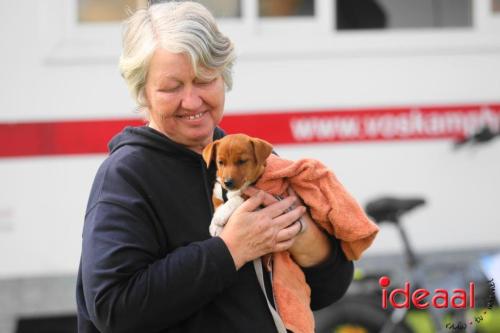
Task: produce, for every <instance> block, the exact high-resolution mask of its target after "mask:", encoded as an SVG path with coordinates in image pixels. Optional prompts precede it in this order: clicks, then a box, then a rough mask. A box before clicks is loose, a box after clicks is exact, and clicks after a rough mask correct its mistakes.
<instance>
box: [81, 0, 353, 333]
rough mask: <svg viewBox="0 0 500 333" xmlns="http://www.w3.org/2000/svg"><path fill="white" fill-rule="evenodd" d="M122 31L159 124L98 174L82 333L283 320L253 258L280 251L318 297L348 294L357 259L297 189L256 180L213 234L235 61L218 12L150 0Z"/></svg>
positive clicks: (136, 82)
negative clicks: (273, 189) (278, 197)
mask: <svg viewBox="0 0 500 333" xmlns="http://www.w3.org/2000/svg"><path fill="white" fill-rule="evenodd" d="M123 42H124V50H123V54H122V57H121V59H120V69H121V72H122V75H123V77H124V79H125V81H126V82H127V84H128V85H129V88H130V90H131V92H132V94H133V95H134V96H135V98H136V100H137V102H138V104H139V105H140V106H141V107H142V108H143V109H144V110H145V113H146V117H147V119H148V125H147V126H143V127H137V128H127V129H125V130H124V131H123V132H121V133H120V134H118V135H117V136H116V137H115V138H113V140H112V141H111V142H110V155H109V157H108V158H107V159H106V160H105V161H104V163H103V164H102V166H101V167H100V169H99V171H98V172H97V175H96V177H95V180H94V184H93V187H92V191H91V194H90V198H89V202H88V207H87V211H86V215H85V225H84V230H83V244H82V257H81V263H80V269H79V273H78V284H77V305H78V326H79V332H141V333H142V332H262V333H265V332H276V331H277V327H276V324H275V321H274V320H273V317H272V316H271V313H270V310H269V308H268V305H267V301H266V297H265V295H264V293H263V292H262V290H261V289H260V286H259V283H258V281H257V277H256V273H255V271H254V268H253V266H252V264H251V262H252V260H254V259H256V258H259V257H261V256H263V255H265V254H268V253H272V252H276V251H283V250H289V251H290V252H291V254H292V256H293V258H294V259H295V260H296V262H297V263H298V264H299V265H300V266H301V267H302V268H303V270H304V272H305V275H306V278H307V281H308V283H309V285H310V286H311V289H312V303H311V307H312V308H313V309H317V308H320V307H323V306H325V305H327V304H330V303H332V302H333V301H335V300H337V299H339V298H340V297H341V296H342V295H343V294H344V292H345V290H346V289H347V286H348V285H349V283H350V281H351V278H352V263H351V262H349V261H347V260H346V259H345V256H344V255H343V254H342V251H341V250H340V249H339V246H338V243H337V241H336V240H335V239H333V238H331V237H328V236H326V235H325V234H323V232H321V231H320V230H319V229H318V228H317V227H316V226H315V224H314V223H311V220H310V217H309V216H308V215H307V214H306V213H305V208H304V207H303V206H301V205H300V203H299V204H296V202H297V198H296V197H294V196H291V197H289V198H287V199H285V200H282V201H280V202H274V200H273V199H272V198H271V197H270V196H269V195H267V194H265V193H262V192H257V191H255V190H249V194H250V195H252V196H251V198H249V199H248V200H247V201H246V202H245V203H244V204H243V205H242V206H241V207H240V208H239V209H238V210H237V211H236V212H235V213H234V214H233V216H232V217H231V219H230V220H229V221H228V223H227V225H226V227H225V228H224V230H223V232H222V233H221V235H220V237H214V238H211V237H210V235H209V231H208V227H209V224H210V220H211V217H212V214H213V207H212V204H211V191H212V187H213V184H214V181H215V170H214V168H209V169H207V168H206V166H205V164H204V162H203V160H202V157H201V151H202V149H203V148H204V147H205V146H206V145H207V144H208V143H209V142H212V141H213V140H214V139H217V138H220V137H222V136H223V135H224V134H223V132H222V131H221V130H220V129H219V128H217V125H218V124H219V122H220V120H221V118H222V114H223V108H224V96H225V90H226V89H227V90H229V89H230V88H231V83H232V82H231V67H232V64H233V61H234V51H233V45H232V43H231V42H230V40H229V39H228V38H227V37H225V36H224V35H222V34H221V33H220V32H219V31H218V28H217V26H216V24H215V21H214V19H213V17H212V16H211V14H210V13H209V12H208V11H207V10H206V9H205V8H204V7H203V6H201V5H199V4H197V3H193V2H180V3H163V4H157V5H153V6H151V7H150V8H148V9H147V10H146V9H145V10H139V11H137V12H136V13H135V14H134V15H133V16H132V17H131V18H130V19H129V20H128V21H127V23H126V30H125V34H124V40H123ZM255 192H257V193H255ZM261 205H265V206H266V208H264V209H262V210H259V211H256V209H257V208H258V207H259V206H261ZM290 207H291V208H293V209H292V210H290V211H288V212H287V210H288V208H290ZM284 212H285V213H284ZM301 217H302V220H303V221H305V223H306V224H307V227H306V228H305V231H304V232H300V230H301V229H302V227H301V223H296V221H298V220H299V219H301ZM269 282H270V279H269V277H268V276H267V274H266V276H265V283H266V286H267V287H269V285H270V284H269ZM268 289H269V288H268ZM270 292H271V291H269V290H268V298H269V299H271V300H272V294H270Z"/></svg>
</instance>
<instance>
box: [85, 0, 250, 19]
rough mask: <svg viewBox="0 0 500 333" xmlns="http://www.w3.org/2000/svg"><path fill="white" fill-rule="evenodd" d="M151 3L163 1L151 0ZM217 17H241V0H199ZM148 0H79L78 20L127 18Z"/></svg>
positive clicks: (144, 6)
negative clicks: (130, 12)
mask: <svg viewBox="0 0 500 333" xmlns="http://www.w3.org/2000/svg"><path fill="white" fill-rule="evenodd" d="M150 2H151V3H157V2H162V1H158V0H156V1H155V0H150ZM196 2H199V3H201V4H203V5H205V6H206V7H207V8H208V9H209V10H210V11H211V12H212V13H213V14H214V16H216V17H240V16H241V8H240V7H241V0H197V1H196ZM147 6H148V0H106V1H102V0H78V20H79V21H80V22H83V23H97V22H115V21H121V20H123V19H125V18H126V17H127V16H128V15H129V11H130V10H132V11H134V10H136V9H138V8H146V7H147Z"/></svg>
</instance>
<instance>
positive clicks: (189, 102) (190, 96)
mask: <svg viewBox="0 0 500 333" xmlns="http://www.w3.org/2000/svg"><path fill="white" fill-rule="evenodd" d="M202 104H203V101H202V99H201V96H200V94H199V93H198V91H197V89H196V87H187V88H186V90H185V92H184V96H183V97H182V108H183V109H187V110H196V109H198V108H199V107H200V106H201V105H202Z"/></svg>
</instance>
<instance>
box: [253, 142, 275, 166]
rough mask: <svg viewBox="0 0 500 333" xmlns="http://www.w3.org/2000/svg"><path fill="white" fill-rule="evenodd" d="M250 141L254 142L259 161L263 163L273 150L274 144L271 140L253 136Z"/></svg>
mask: <svg viewBox="0 0 500 333" xmlns="http://www.w3.org/2000/svg"><path fill="white" fill-rule="evenodd" d="M250 142H251V143H252V146H253V151H254V154H255V159H256V160H257V163H258V164H263V163H264V162H265V161H266V159H267V158H268V157H269V155H271V153H272V152H273V146H271V144H270V143H269V142H267V141H265V140H262V139H257V138H251V139H250Z"/></svg>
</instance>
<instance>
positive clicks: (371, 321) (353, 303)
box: [318, 297, 413, 333]
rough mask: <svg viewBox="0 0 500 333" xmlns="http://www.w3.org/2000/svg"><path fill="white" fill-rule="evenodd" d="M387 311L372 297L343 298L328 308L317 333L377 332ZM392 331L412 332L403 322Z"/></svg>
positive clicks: (393, 332) (382, 324)
mask: <svg viewBox="0 0 500 333" xmlns="http://www.w3.org/2000/svg"><path fill="white" fill-rule="evenodd" d="M388 319H389V313H388V312H386V311H384V310H382V309H381V308H380V305H378V304H374V303H373V300H372V299H363V298H359V297H352V298H345V299H343V300H342V301H340V302H338V303H336V304H335V305H334V306H332V307H330V308H329V310H328V316H327V317H326V319H325V320H323V322H322V325H321V326H322V327H321V328H319V330H318V333H379V332H380V330H381V329H382V327H383V326H384V324H385V322H386V321H387V320H388ZM392 333H413V331H412V330H411V329H410V328H409V327H408V326H406V325H405V324H404V323H400V324H398V325H397V326H396V327H395V329H394V330H393V331H392Z"/></svg>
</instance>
